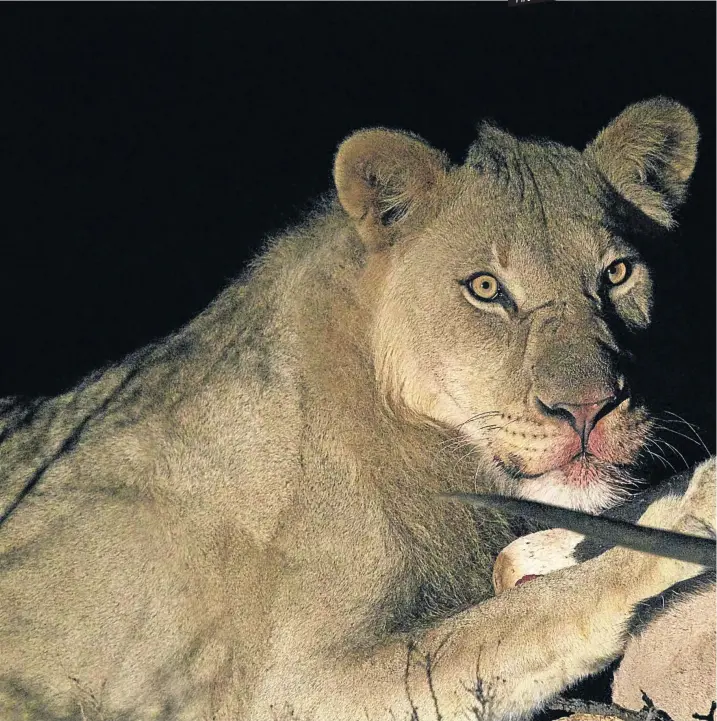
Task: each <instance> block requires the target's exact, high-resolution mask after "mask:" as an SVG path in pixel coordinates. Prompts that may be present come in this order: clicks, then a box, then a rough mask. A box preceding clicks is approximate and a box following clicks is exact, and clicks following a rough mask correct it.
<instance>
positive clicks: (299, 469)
mask: <svg viewBox="0 0 717 721" xmlns="http://www.w3.org/2000/svg"><path fill="white" fill-rule="evenodd" d="M697 144H698V129H697V125H696V122H695V120H694V118H693V116H692V115H691V113H690V112H689V111H688V110H687V109H686V108H684V107H683V106H682V105H680V104H678V103H677V102H675V101H672V100H669V99H665V98H656V99H652V100H647V101H644V102H640V103H637V104H634V105H632V106H630V107H628V108H627V109H626V110H625V111H624V112H623V113H622V114H621V115H620V116H619V117H617V118H616V119H615V120H614V121H613V122H611V123H610V124H609V125H607V126H606V127H605V128H604V129H603V130H602V131H601V132H600V133H599V134H598V135H597V137H596V138H595V139H594V140H593V141H592V142H591V143H590V144H589V145H588V146H587V147H586V149H585V150H584V151H582V152H581V151H578V150H575V149H572V148H568V147H565V146H562V145H560V144H557V143H553V142H547V141H538V140H521V139H517V138H515V137H513V136H512V135H510V134H509V133H507V132H506V131H503V130H501V129H499V128H497V127H495V126H494V125H492V124H490V123H484V124H482V125H481V126H480V129H479V134H478V139H477V140H476V142H475V143H474V144H473V145H472V146H471V148H470V150H469V152H468V155H467V158H466V160H465V162H464V163H463V164H461V165H457V164H453V163H451V161H450V160H449V159H448V158H447V156H446V155H445V154H444V153H442V152H441V151H439V150H436V149H435V148H433V147H431V146H430V145H429V144H428V143H426V142H424V141H423V140H422V139H421V138H419V137H417V136H415V135H412V134H409V133H405V132H399V131H394V130H388V129H383V128H375V129H369V130H362V131H358V132H356V133H355V134H353V135H352V136H350V137H349V138H347V139H346V140H345V141H344V142H343V143H342V144H341V145H340V147H339V148H338V151H337V154H336V157H335V163H334V170H333V176H334V181H335V191H336V192H335V195H334V196H332V197H329V198H328V199H326V200H325V201H324V202H323V203H321V204H320V205H319V207H318V209H317V210H316V211H315V212H314V213H312V214H311V215H310V216H309V217H308V218H307V219H306V221H305V222H304V223H303V224H302V225H301V226H299V227H298V228H294V229H292V230H290V231H287V232H286V233H284V234H282V235H279V236H277V237H275V238H273V239H271V240H270V242H269V243H268V245H267V247H266V249H265V250H264V252H263V253H262V254H261V255H260V256H259V257H258V258H257V259H256V260H255V261H254V262H253V263H252V264H251V266H250V268H249V270H248V271H247V273H246V274H245V275H244V276H242V277H241V278H240V279H238V280H237V281H236V282H234V283H232V284H231V285H230V286H229V287H227V288H226V289H225V290H224V291H223V292H222V293H221V294H220V295H219V297H218V298H217V299H216V300H215V301H214V302H213V303H212V304H211V305H210V306H209V308H207V309H206V310H205V311H204V312H203V313H201V314H200V315H199V316H198V317H197V318H196V319H194V320H193V321H191V322H190V323H189V324H188V325H187V326H186V327H184V328H183V329H181V330H180V331H178V332H177V333H176V334H174V335H172V336H171V337H169V338H167V339H165V340H164V341H162V342H159V343H157V344H154V345H152V346H149V347H147V348H145V349H144V350H142V351H140V352H138V353H136V354H134V355H132V356H130V357H129V358H128V359H126V360H125V361H124V362H122V363H120V364H118V365H116V366H113V367H110V368H108V369H105V370H104V371H101V372H98V373H96V374H94V375H92V376H90V377H89V378H87V379H85V380H84V381H83V382H82V383H80V385H78V386H77V387H76V388H75V389H73V390H71V391H70V392H68V393H66V394H64V395H61V396H59V397H57V398H52V399H46V400H41V401H37V402H35V403H33V404H29V405H23V404H21V403H19V402H13V401H8V402H7V403H6V404H5V405H4V407H3V425H2V436H3V441H2V445H1V446H0V458H1V459H2V472H3V476H2V481H1V485H0V489H1V490H0V508H1V509H3V510H2V525H1V526H0V569H1V574H0V717H1V718H3V719H13V720H14V719H42V720H43V721H46V720H47V719H65V720H69V719H78V720H79V719H83V720H84V719H103V720H118V721H119V720H122V721H129V720H132V719H138V720H139V719H142V720H145V719H172V720H173V721H190V720H191V721H195V720H199V719H202V720H205V719H215V720H228V719H231V720H232V721H241V720H250V721H264V720H269V719H280V718H294V719H306V720H313V721H329V720H330V721H344V720H345V721H349V720H353V719H358V718H362V719H363V718H367V719H372V720H374V719H375V720H379V719H389V718H390V719H402V718H409V717H410V718H412V719H421V720H422V721H423V720H427V719H436V718H440V719H443V720H444V721H448V720H449V719H458V718H465V714H466V712H469V711H470V709H475V708H476V706H477V704H479V702H480V704H483V706H482V708H483V707H484V711H485V712H486V713H487V714H488V717H490V718H496V719H497V718H503V717H507V716H510V717H515V716H519V715H524V714H528V713H530V712H532V711H533V710H535V709H537V708H540V707H541V705H543V704H544V703H545V702H546V701H547V700H548V699H550V698H551V697H552V696H554V695H555V694H556V693H558V692H560V691H561V690H562V689H564V688H565V687H566V686H568V685H569V684H571V683H573V682H574V681H576V680H577V679H579V678H581V677H583V676H585V675H587V674H590V673H593V672H595V671H597V670H599V669H601V668H603V667H604V666H605V665H606V664H608V663H610V662H611V661H612V660H613V659H615V658H617V657H618V656H619V655H620V653H621V652H622V650H623V648H624V645H625V641H626V635H627V632H626V629H627V627H628V623H629V621H630V618H631V617H632V614H633V611H634V609H635V608H636V606H637V605H638V604H640V603H641V602H642V601H643V600H645V599H649V598H652V597H654V596H657V595H659V594H661V593H663V592H664V591H665V590H666V589H668V588H670V587H672V586H674V585H675V584H677V583H679V582H682V581H684V580H686V579H691V578H693V577H695V576H698V575H699V574H701V573H702V572H703V570H704V569H703V567H702V566H700V565H699V564H695V563H689V562H685V561H678V560H674V559H669V558H664V557H659V556H656V555H651V554H647V553H641V552H636V551H634V550H629V549H625V548H622V547H616V548H612V549H610V550H607V551H606V552H605V553H602V554H600V555H598V556H597V557H596V558H593V559H591V560H588V561H586V562H585V563H582V564H580V565H577V566H575V567H572V568H567V569H564V570H561V571H557V572H556V573H554V574H551V575H550V576H546V577H544V578H537V579H535V580H534V581H532V582H531V583H528V584H525V585H523V586H521V587H519V588H515V589H511V590H509V591H506V592H505V593H503V594H501V595H500V596H497V597H493V594H492V591H491V569H492V565H493V561H494V559H495V557H496V555H497V553H498V552H499V551H500V550H501V549H502V548H503V547H504V546H506V545H507V544H508V543H509V542H511V541H512V540H513V539H514V538H515V528H514V527H513V526H512V524H511V523H510V522H509V521H508V520H507V519H506V517H505V516H503V515H501V514H500V513H499V512H497V511H492V510H488V509H485V510H481V511H476V510H475V509H473V508H470V507H468V506H466V505H461V504H458V503H455V502H448V501H446V500H445V499H441V497H440V496H439V494H444V493H454V492H473V491H488V492H499V493H502V494H507V495H515V496H519V497H522V498H528V499H533V500H537V501H545V502H550V503H555V504H558V505H562V506H565V507H570V508H572V509H578V510H586V511H592V512H597V511H600V510H601V509H605V508H608V507H610V506H611V505H614V504H615V503H617V502H618V501H619V500H620V499H622V498H624V497H625V496H626V495H627V493H628V491H629V489H630V487H631V484H633V483H634V481H635V478H636V477H637V473H636V470H635V469H636V468H637V467H638V465H639V463H640V461H641V457H642V454H643V452H644V449H645V447H646V444H647V443H648V442H649V440H650V438H651V436H652V434H653V433H654V421H653V420H652V416H651V414H650V412H649V409H648V408H647V407H646V406H645V404H644V402H643V401H641V400H640V398H639V397H638V396H637V395H636V394H635V393H633V392H632V391H631V385H630V381H631V378H633V376H632V375H631V373H632V372H633V371H632V370H631V369H632V368H633V365H634V364H632V363H628V362H627V361H629V360H631V353H632V351H631V339H632V338H633V337H634V336H635V335H636V334H638V333H639V331H640V330H641V329H643V328H645V327H646V326H647V325H648V324H649V322H650V309H651V301H652V284H651V280H650V268H649V267H648V265H647V263H646V262H645V261H644V260H643V258H642V255H641V254H640V250H639V248H640V243H641V242H642V241H643V239H648V236H650V235H654V234H655V233H657V232H664V231H666V230H669V229H670V228H671V227H673V225H674V223H675V220H674V213H675V211H676V209H677V208H678V207H679V206H680V204H681V203H682V202H683V201H684V199H685V196H686V189H687V184H688V181H689V178H690V176H691V174H692V172H693V168H694V166H695V163H696V157H697ZM690 489H691V490H690V491H688V493H687V494H686V495H685V496H684V497H678V496H670V497H667V498H664V499H661V500H660V501H658V502H656V503H655V504H653V505H652V506H650V507H649V508H648V509H647V510H646V512H645V514H644V515H643V517H642V520H641V522H642V523H644V524H647V525H655V526H662V527H664V528H668V529H672V530H677V531H686V532H697V533H701V534H703V535H704V533H705V528H708V529H713V528H714V518H713V516H714V509H713V505H714V465H713V464H712V465H711V466H709V467H708V469H707V472H704V471H701V472H699V473H696V474H695V475H694V477H693V480H692V481H691V485H690ZM476 713H477V711H476Z"/></svg>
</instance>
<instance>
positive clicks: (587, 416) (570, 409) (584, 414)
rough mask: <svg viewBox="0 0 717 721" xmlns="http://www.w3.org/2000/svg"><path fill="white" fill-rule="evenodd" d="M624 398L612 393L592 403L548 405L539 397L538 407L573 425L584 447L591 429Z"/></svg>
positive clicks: (546, 413) (549, 414)
mask: <svg viewBox="0 0 717 721" xmlns="http://www.w3.org/2000/svg"><path fill="white" fill-rule="evenodd" d="M622 400H624V397H622V398H620V399H618V396H617V395H611V396H608V397H606V398H601V399H600V400H598V401H592V402H590V403H552V404H551V405H548V404H547V403H543V402H542V401H541V400H540V399H539V398H538V399H537V401H538V407H539V408H541V410H542V411H543V413H545V415H548V416H552V417H557V418H562V419H564V420H566V421H567V422H568V423H569V424H570V425H571V426H572V427H573V429H574V430H575V432H576V433H577V434H578V435H579V436H580V440H581V441H582V444H583V448H584V447H585V446H586V444H587V440H588V436H589V435H590V431H592V429H593V428H594V427H595V424H596V423H597V422H598V421H599V420H600V418H602V417H603V416H604V415H606V414H607V413H609V412H610V411H611V410H613V408H615V407H617V405H619V403H620V402H621V401H622Z"/></svg>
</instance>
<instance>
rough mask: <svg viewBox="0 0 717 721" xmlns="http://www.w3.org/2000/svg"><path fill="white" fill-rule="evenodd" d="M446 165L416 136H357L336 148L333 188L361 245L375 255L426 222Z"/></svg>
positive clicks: (377, 131)
mask: <svg viewBox="0 0 717 721" xmlns="http://www.w3.org/2000/svg"><path fill="white" fill-rule="evenodd" d="M448 165H449V163H448V159H447V158H446V156H445V155H444V154H443V153H441V152H440V151H438V150H436V149H435V148H432V147H431V146H430V145H428V144H427V143H425V142H424V141H423V140H421V139H420V138H417V137H416V136H413V135H409V134H408V133H402V132H397V131H392V130H384V129H374V130H361V131H359V132H357V133H355V134H354V135H351V136H350V137H349V138H347V139H346V140H344V142H343V143H341V145H340V146H339V149H338V152H337V153H336V159H335V161H334V182H335V184H336V190H337V192H338V196H339V201H340V202H341V205H342V206H343V208H344V210H345V211H346V212H347V213H348V215H349V216H350V217H351V219H352V220H353V221H354V224H355V225H356V228H357V230H358V232H359V234H360V235H361V238H362V239H363V241H364V243H365V244H366V245H367V247H369V248H370V249H377V248H380V247H382V246H386V245H390V244H391V243H393V242H394V241H395V239H396V238H397V236H398V235H399V234H400V232H401V231H402V230H405V229H406V228H407V227H414V228H415V226H416V224H420V223H423V222H425V221H426V220H427V219H428V217H429V216H430V215H431V213H432V212H433V211H434V210H435V209H436V206H437V192H436V191H437V189H438V186H439V184H440V182H441V180H442V178H444V177H445V175H446V171H447V168H448Z"/></svg>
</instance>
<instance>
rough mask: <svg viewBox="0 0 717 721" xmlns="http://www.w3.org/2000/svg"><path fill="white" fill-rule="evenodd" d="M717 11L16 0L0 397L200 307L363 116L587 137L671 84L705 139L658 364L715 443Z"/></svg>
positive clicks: (694, 7)
mask: <svg viewBox="0 0 717 721" xmlns="http://www.w3.org/2000/svg"><path fill="white" fill-rule="evenodd" d="M714 28H715V4H714V3H711V2H675V3H668V2H650V3H646V2H636V3H607V2H604V3H603V2H593V3H565V2H555V3H548V4H540V5H536V6H519V7H508V6H507V3H505V2H493V3H484V2H480V3H441V4H434V3H418V2H416V3H363V4H361V3H357V4H354V3H317V4H314V3H294V4H282V3H274V2H266V3H232V4H229V3H221V4H211V3H202V4H199V3H194V4H190V3H185V4H173V3H161V4H156V3H132V4H111V3H102V4H99V3H98V4H90V3H78V4H72V5H69V4H67V5H66V4H60V3H57V4H54V3H53V4H40V3H27V4H8V3H3V4H2V5H0V68H1V70H0V191H1V192H0V199H1V201H0V203H1V204H0V208H1V213H0V239H1V241H0V242H1V243H2V249H3V255H2V257H3V262H2V264H0V303H2V308H3V315H2V318H3V323H2V353H0V395H7V394H13V395H14V394H23V395H38V394H52V393H57V392H60V391H62V390H64V389H66V388H67V387H68V386H71V385H72V384H74V383H75V382H76V381H77V380H78V379H79V378H80V377H81V376H82V375H84V374H85V373H87V372H88V371H90V370H92V369H94V368H95V367H97V366H100V365H103V364H105V363H107V362H110V361H117V360H119V359H121V357H122V356H123V355H125V354H126V353H128V352H130V351H132V350H134V349H136V348H137V347H139V346H141V345H143V344H145V343H147V342H149V341H151V340H155V339H157V338H159V337H161V336H163V335H165V334H167V333H169V332H170V331H172V330H173V329H176V328H177V327H178V326H180V325H181V324H183V323H184V322H186V321H187V320H189V319H190V318H191V317H192V316H193V315H195V314H196V313H198V312H199V311H200V310H201V309H202V308H203V307H204V306H205V305H206V304H207V303H208V302H209V301H210V300H211V299H212V298H213V297H214V296H215V295H216V293H217V292H218V291H219V290H220V289H221V288H222V287H223V286H224V285H225V284H226V283H227V282H228V281H229V280H230V279H231V278H232V277H234V276H236V275H237V274H238V273H239V272H240V271H241V269H242V267H243V265H244V263H245V262H246V260H247V259H248V258H249V257H251V255H252V254H253V253H254V252H256V250H257V249H258V248H259V247H260V245H261V242H262V240H263V237H264V236H265V235H266V234H267V233H269V232H275V231H278V230H280V229H281V228H282V227H284V226H285V225H287V224H288V223H291V222H294V221H296V220H298V219H299V218H300V216H301V213H302V211H303V210H304V209H305V208H306V207H307V204H308V203H309V201H311V199H312V198H315V197H316V196H318V195H319V194H321V193H323V192H325V191H327V190H329V189H330V182H331V178H330V172H331V163H332V157H333V153H334V151H335V148H336V145H337V144H338V143H339V142H340V140H341V139H342V138H343V137H344V136H346V135H347V134H349V133H350V132H351V131H353V130H355V129H357V128H360V127H363V126H368V125H384V126H389V127H398V128H404V129H409V130H413V131H414V132H417V133H419V134H420V135H422V136H423V137H425V138H426V139H428V140H429V141H430V142H432V143H433V144H434V145H436V146H438V147H441V148H443V149H445V150H447V151H448V152H449V153H450V154H451V156H452V157H453V159H454V160H456V161H461V160H462V158H463V154H464V152H465V149H466V148H467V146H468V145H469V144H470V142H471V141H472V140H473V138H474V127H475V123H476V122H477V121H478V120H479V119H481V118H483V117H490V118H493V119H494V120H495V121H497V122H498V123H499V124H501V125H503V126H504V127H506V128H507V129H508V130H511V131H512V132H514V133H516V134H518V135H539V136H548V137H550V138H552V139H554V140H558V141H561V142H563V143H566V144H569V145H574V146H576V147H583V146H584V145H585V144H586V143H587V142H588V141H589V140H590V139H591V138H592V137H593V136H594V135H595V134H596V133H597V131H598V130H599V129H600V127H602V126H603V125H604V124H606V123H607V122H608V121H609V120H610V119H612V118H613V117H614V116H615V115H616V114H618V113H619V112H620V111H621V110H622V109H623V108H624V107H625V106H626V105H628V104H629V103H631V102H635V101H637V100H641V99H643V98H646V97H650V96H653V95H658V94H664V95H668V96H671V97H673V98H675V99H677V100H679V101H681V102H683V103H685V104H686V105H687V106H688V107H689V108H690V109H691V110H692V111H693V112H694V113H695V115H696V117H697V119H698V122H699V124H700V128H701V131H702V135H703V140H702V144H701V156H700V161H699V163H698V168H697V171H696V173H695V176H694V182H693V184H692V192H691V197H690V199H689V201H688V203H687V205H686V206H685V208H684V209H683V211H682V212H681V213H680V216H679V218H680V230H679V231H678V232H677V233H675V234H674V240H675V244H674V246H673V248H672V251H670V252H667V251H665V254H664V255H663V260H664V263H663V265H664V269H663V271H662V273H661V275H658V281H659V284H658V296H659V297H660V298H661V303H660V304H658V307H657V309H656V326H655V330H654V331H653V335H652V336H651V338H652V340H651V348H652V351H651V356H650V357H651V358H652V359H653V360H654V361H655V362H653V363H651V365H652V366H654V371H653V372H654V373H656V374H657V375H655V378H656V379H657V386H658V387H659V388H660V390H661V397H660V402H661V403H662V405H663V406H664V407H667V408H671V409H672V410H675V411H676V412H680V413H681V414H682V415H685V416H686V417H687V418H689V419H690V420H692V421H695V422H697V423H698V424H699V425H700V426H701V427H702V429H703V430H704V435H705V439H706V440H707V442H708V445H709V446H710V447H711V448H712V450H714V441H713V436H714V416H715V227H714V219H715V202H714V198H715V165H714V160H715V142H714V141H715V90H714V88H715V70H714V68H715V30H714ZM660 253H662V250H660ZM688 447H690V446H689V444H688Z"/></svg>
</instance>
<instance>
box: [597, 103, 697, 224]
mask: <svg viewBox="0 0 717 721" xmlns="http://www.w3.org/2000/svg"><path fill="white" fill-rule="evenodd" d="M698 141H699V131H698V129H697V123H696V121H695V118H694V117H693V115H692V113H690V111H689V110H687V108H685V107H684V106H683V105H680V104H679V103H677V102H675V101H674V100H670V99H669V98H662V97H658V98H653V99H652V100H645V101H644V102H641V103H635V104H634V105H630V106H629V107H628V108H627V109H626V110H624V111H623V112H622V113H621V114H620V115H619V116H618V117H617V118H615V120H613V121H612V122H611V123H610V124H609V125H608V126H607V127H606V128H604V129H603V130H602V131H601V132H600V133H599V134H598V136H597V137H596V138H595V140H593V142H592V143H590V145H588V147H587V148H586V150H585V153H586V155H588V156H591V157H592V158H593V159H594V160H595V162H596V163H597V165H598V167H599V169H600V170H601V172H602V173H603V174H604V175H605V176H606V178H607V179H608V180H609V181H610V183H611V184H612V186H613V187H614V188H615V189H616V190H617V191H618V192H619V193H620V194H621V195H622V196H623V197H625V198H626V199H627V200H629V201H630V202H631V203H633V204H634V205H636V206H637V207H638V208H640V210H642V212H643V213H645V214H646V215H648V216H649V217H650V218H652V219H653V220H655V221H656V222H658V223H660V224H661V225H663V226H665V227H667V228H670V227H672V226H673V225H674V219H673V217H672V213H673V211H674V210H675V209H676V208H677V207H678V206H680V205H681V204H682V202H683V201H684V199H685V194H686V191H687V182H688V181H689V179H690V176H691V175H692V171H693V170H694V168H695V162H696V161H697V143H698Z"/></svg>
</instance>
